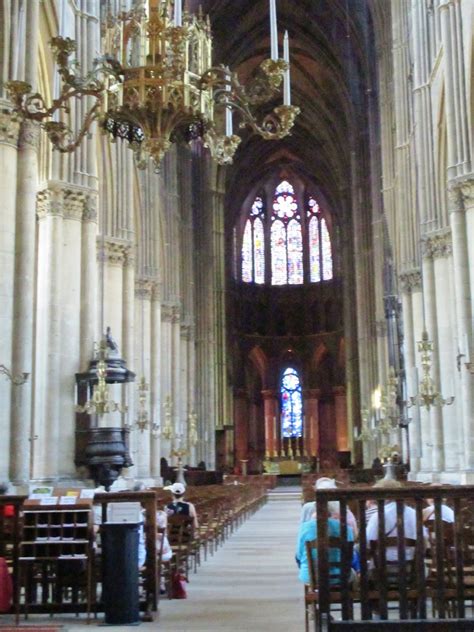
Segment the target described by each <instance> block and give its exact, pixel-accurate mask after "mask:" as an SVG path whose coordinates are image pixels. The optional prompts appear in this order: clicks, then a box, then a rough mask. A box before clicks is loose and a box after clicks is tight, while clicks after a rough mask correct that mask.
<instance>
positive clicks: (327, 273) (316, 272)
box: [307, 197, 333, 283]
mask: <svg viewBox="0 0 474 632" xmlns="http://www.w3.org/2000/svg"><path fill="white" fill-rule="evenodd" d="M307 218H308V246H309V265H310V274H309V277H310V280H311V282H312V283H318V282H319V281H327V280H329V279H332V277H333V261H332V248H331V237H330V235H329V230H328V227H327V223H326V220H325V219H324V217H322V216H321V212H320V209H319V206H318V203H317V202H316V200H315V199H314V198H312V197H311V198H309V200H308V212H307Z"/></svg>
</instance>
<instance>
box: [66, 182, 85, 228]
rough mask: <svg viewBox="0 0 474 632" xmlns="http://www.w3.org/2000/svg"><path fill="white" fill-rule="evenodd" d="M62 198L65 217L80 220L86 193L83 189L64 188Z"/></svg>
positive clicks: (82, 214)
mask: <svg viewBox="0 0 474 632" xmlns="http://www.w3.org/2000/svg"><path fill="white" fill-rule="evenodd" d="M63 200H64V201H63V205H64V217H65V219H74V220H77V221H79V222H80V221H82V218H83V216H84V206H85V204H86V194H85V193H84V191H77V190H74V189H64V191H63Z"/></svg>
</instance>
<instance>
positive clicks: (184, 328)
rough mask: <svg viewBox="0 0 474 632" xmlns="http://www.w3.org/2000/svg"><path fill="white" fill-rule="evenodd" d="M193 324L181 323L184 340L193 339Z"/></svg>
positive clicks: (181, 333)
mask: <svg viewBox="0 0 474 632" xmlns="http://www.w3.org/2000/svg"><path fill="white" fill-rule="evenodd" d="M191 333H192V332H191V325H186V324H181V328H180V335H181V338H182V339H183V340H186V341H189V340H191Z"/></svg>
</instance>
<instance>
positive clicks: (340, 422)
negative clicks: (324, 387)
mask: <svg viewBox="0 0 474 632" xmlns="http://www.w3.org/2000/svg"><path fill="white" fill-rule="evenodd" d="M332 392H333V393H334V409H335V413H336V441H337V450H338V452H346V451H347V450H348V449H349V436H348V431H347V406H346V389H345V388H344V386H335V387H334V388H333V389H332Z"/></svg>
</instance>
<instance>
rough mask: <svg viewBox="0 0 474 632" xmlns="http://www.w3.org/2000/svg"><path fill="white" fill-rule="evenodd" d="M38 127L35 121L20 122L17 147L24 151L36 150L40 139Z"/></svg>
mask: <svg viewBox="0 0 474 632" xmlns="http://www.w3.org/2000/svg"><path fill="white" fill-rule="evenodd" d="M40 131H41V128H40V125H39V123H37V122H36V121H28V120H25V121H22V123H21V125H20V135H19V138H18V147H19V148H20V149H26V148H28V147H30V148H32V149H38V146H39V138H40Z"/></svg>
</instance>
